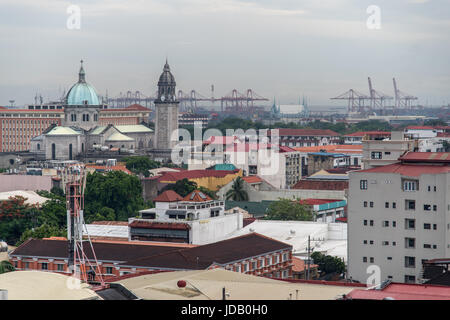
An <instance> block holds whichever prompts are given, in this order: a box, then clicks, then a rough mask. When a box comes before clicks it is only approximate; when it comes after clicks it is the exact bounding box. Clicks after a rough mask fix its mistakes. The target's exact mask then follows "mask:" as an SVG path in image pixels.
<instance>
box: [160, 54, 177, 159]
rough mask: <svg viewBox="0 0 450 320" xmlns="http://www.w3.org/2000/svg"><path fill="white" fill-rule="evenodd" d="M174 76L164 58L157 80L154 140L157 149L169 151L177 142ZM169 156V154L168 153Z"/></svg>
mask: <svg viewBox="0 0 450 320" xmlns="http://www.w3.org/2000/svg"><path fill="white" fill-rule="evenodd" d="M175 86H176V82H175V77H174V76H173V75H172V73H171V72H170V67H169V64H168V62H167V60H166V64H165V65H164V70H163V73H162V74H161V76H160V77H159V81H158V97H157V98H156V100H155V108H156V116H155V140H154V147H155V149H156V150H158V151H166V152H169V151H170V150H171V149H173V148H174V146H175V145H176V143H177V142H178V134H177V130H178V104H179V101H178V100H177V97H176V94H175ZM169 157H170V155H169Z"/></svg>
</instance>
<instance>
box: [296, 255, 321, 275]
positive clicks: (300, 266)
mask: <svg viewBox="0 0 450 320" xmlns="http://www.w3.org/2000/svg"><path fill="white" fill-rule="evenodd" d="M309 267H310V269H313V268H317V267H319V266H318V265H317V264H311V265H310V266H309ZM306 269H307V267H306V264H305V261H303V260H302V259H299V258H297V257H292V271H293V272H303V271H305V270H306Z"/></svg>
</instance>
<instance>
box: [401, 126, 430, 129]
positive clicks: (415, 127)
mask: <svg viewBox="0 0 450 320" xmlns="http://www.w3.org/2000/svg"><path fill="white" fill-rule="evenodd" d="M406 129H408V130H434V128H433V127H431V126H409V127H406Z"/></svg>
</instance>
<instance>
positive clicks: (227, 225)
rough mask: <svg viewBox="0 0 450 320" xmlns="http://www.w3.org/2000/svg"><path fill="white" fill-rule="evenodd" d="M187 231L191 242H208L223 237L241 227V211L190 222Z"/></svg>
mask: <svg viewBox="0 0 450 320" xmlns="http://www.w3.org/2000/svg"><path fill="white" fill-rule="evenodd" d="M190 224H191V227H192V229H191V230H190V232H189V237H190V239H189V242H190V243H191V244H208V243H212V242H216V241H218V239H223V238H224V237H226V236H227V235H228V234H231V233H232V232H234V231H236V230H239V229H241V228H242V227H243V217H242V213H235V214H227V215H225V216H219V217H214V218H209V219H203V220H195V221H192V222H190Z"/></svg>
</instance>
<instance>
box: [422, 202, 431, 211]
mask: <svg viewBox="0 0 450 320" xmlns="http://www.w3.org/2000/svg"><path fill="white" fill-rule="evenodd" d="M423 210H425V211H431V205H430V204H424V205H423Z"/></svg>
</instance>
